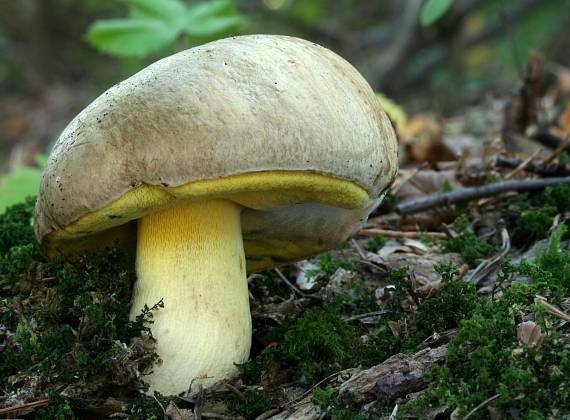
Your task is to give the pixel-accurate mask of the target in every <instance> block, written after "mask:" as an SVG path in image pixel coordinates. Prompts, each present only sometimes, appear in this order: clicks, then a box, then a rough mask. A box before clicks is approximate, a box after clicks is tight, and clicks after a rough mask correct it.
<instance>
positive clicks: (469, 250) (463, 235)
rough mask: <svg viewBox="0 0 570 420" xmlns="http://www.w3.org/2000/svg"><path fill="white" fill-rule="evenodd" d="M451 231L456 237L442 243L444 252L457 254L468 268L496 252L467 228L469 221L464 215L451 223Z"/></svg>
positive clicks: (493, 247) (494, 248) (494, 247)
mask: <svg viewBox="0 0 570 420" xmlns="http://www.w3.org/2000/svg"><path fill="white" fill-rule="evenodd" d="M453 229H454V230H455V232H456V233H457V237H455V238H451V239H448V240H446V241H444V243H443V249H444V250H445V252H457V253H459V254H460V255H461V258H462V259H463V261H465V262H466V263H467V264H468V265H469V266H470V267H472V268H474V267H476V266H477V264H479V262H480V261H481V258H485V257H487V256H488V255H490V254H491V253H493V252H495V251H496V250H497V247H496V246H494V245H491V244H490V243H488V242H486V241H482V240H480V239H478V238H477V236H476V235H475V234H474V233H473V232H472V231H471V229H470V228H469V219H468V218H467V216H465V215H461V216H459V217H458V218H457V219H455V221H454V222H453Z"/></svg>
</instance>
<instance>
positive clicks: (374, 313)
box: [344, 311, 386, 322]
mask: <svg viewBox="0 0 570 420" xmlns="http://www.w3.org/2000/svg"><path fill="white" fill-rule="evenodd" d="M385 313H386V311H374V312H367V313H365V314H358V315H353V316H351V317H348V318H346V319H345V320H344V321H346V322H351V321H356V320H358V319H363V318H370V317H372V316H380V315H384V314H385Z"/></svg>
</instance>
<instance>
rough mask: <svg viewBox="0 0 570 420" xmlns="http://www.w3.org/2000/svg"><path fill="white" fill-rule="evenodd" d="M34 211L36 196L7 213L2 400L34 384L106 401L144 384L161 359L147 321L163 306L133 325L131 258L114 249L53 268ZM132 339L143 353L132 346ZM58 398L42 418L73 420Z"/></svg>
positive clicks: (1, 224) (0, 305)
mask: <svg viewBox="0 0 570 420" xmlns="http://www.w3.org/2000/svg"><path fill="white" fill-rule="evenodd" d="M32 214H33V200H31V199H30V200H27V201H26V202H25V203H22V204H18V205H16V206H12V207H10V208H9V209H7V211H6V212H5V213H4V214H3V215H1V216H0V283H2V284H3V287H2V288H0V324H1V325H2V328H3V330H4V331H7V332H8V333H7V334H6V333H0V347H1V348H2V349H3V350H2V352H0V389H1V391H0V395H2V393H4V394H7V393H9V392H13V391H16V390H18V389H29V388H31V387H33V389H34V392H36V395H37V396H38V398H40V397H44V396H46V395H48V394H50V393H51V392H52V391H53V390H55V389H60V390H61V389H68V392H71V395H75V394H77V395H81V393H82V392H83V391H81V389H83V388H85V389H89V390H90V392H92V393H93V395H96V396H97V397H98V398H99V397H104V396H105V395H117V392H119V393H120V391H118V390H120V389H123V390H124V392H128V390H129V389H131V390H134V389H137V388H141V387H143V384H142V382H141V380H140V377H139V376H138V374H139V372H143V371H144V370H145V369H146V368H148V367H149V366H150V365H151V364H152V363H153V361H154V359H155V357H156V354H155V353H154V352H153V350H152V349H153V344H152V338H151V337H150V331H149V329H148V323H149V322H151V321H152V319H151V318H152V312H153V311H155V310H157V309H159V307H160V302H159V303H158V304H157V305H155V306H154V307H153V308H146V309H145V311H143V313H142V314H141V315H140V316H139V317H138V318H137V319H136V320H135V321H133V322H131V321H130V320H129V306H130V299H131V292H132V284H133V283H134V278H135V275H134V271H133V267H132V260H131V259H130V258H129V256H128V255H126V254H125V253H124V252H122V251H118V250H116V249H108V250H106V251H103V252H101V253H99V254H95V255H86V256H83V257H80V258H78V259H77V260H75V261H74V262H73V263H66V262H58V261H54V262H50V263H47V262H45V261H44V260H43V259H42V257H41V254H40V252H39V250H38V248H37V245H36V241H35V236H34V233H33V229H32V224H31V218H32ZM10 332H11V333H10ZM133 339H136V340H139V344H138V345H137V346H138V347H137V349H134V348H130V347H129V346H128V345H129V344H130V343H131V340H133ZM16 374H17V375H16ZM86 384H90V385H89V386H87V385H86ZM94 384H97V385H94ZM52 400H53V402H50V405H49V406H48V407H46V408H44V409H43V410H42V411H41V413H43V414H42V415H41V417H40V418H71V417H69V412H70V409H72V408H74V405H73V404H72V403H71V402H70V401H71V400H69V399H67V400H61V401H60V399H58V397H57V394H54V395H52V396H50V401H52Z"/></svg>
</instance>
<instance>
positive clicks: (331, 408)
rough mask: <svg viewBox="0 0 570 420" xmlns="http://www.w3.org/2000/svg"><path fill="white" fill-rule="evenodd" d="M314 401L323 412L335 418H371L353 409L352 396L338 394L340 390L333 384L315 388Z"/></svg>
mask: <svg viewBox="0 0 570 420" xmlns="http://www.w3.org/2000/svg"><path fill="white" fill-rule="evenodd" d="M312 401H313V404H315V405H316V406H317V407H319V408H320V410H321V412H323V413H326V414H327V415H328V416H330V417H331V418H333V419H337V420H364V419H366V418H369V416H365V415H363V414H359V413H358V412H356V410H354V409H352V405H353V404H352V398H351V396H350V395H348V396H343V397H342V398H340V397H339V395H338V390H337V389H336V388H335V387H333V386H330V385H329V386H327V387H326V388H320V387H317V388H315V389H314V390H313V394H312Z"/></svg>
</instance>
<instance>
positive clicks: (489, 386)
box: [403, 226, 570, 418]
mask: <svg viewBox="0 0 570 420" xmlns="http://www.w3.org/2000/svg"><path fill="white" fill-rule="evenodd" d="M564 230H565V228H564V227H563V226H560V227H559V228H558V229H557V230H556V231H555V232H554V234H553V235H552V238H551V241H550V245H549V247H548V248H547V249H546V250H544V251H542V252H541V253H539V256H538V258H537V260H536V261H535V262H534V263H531V262H529V261H525V260H523V262H521V264H520V265H519V266H515V265H513V264H512V263H505V264H504V265H503V271H504V273H503V274H502V275H500V276H499V286H498V287H499V288H502V284H504V282H505V280H506V279H509V278H510V277H511V275H512V274H520V275H524V276H528V277H529V278H530V279H531V280H532V284H523V283H516V282H515V283H513V284H512V285H511V287H509V288H507V289H503V290H501V291H502V295H501V297H500V298H495V299H494V300H488V301H485V302H482V303H481V304H479V305H477V306H476V307H475V309H474V311H473V313H472V315H471V316H469V317H468V318H466V319H464V320H463V321H461V322H460V329H459V332H458V335H457V336H456V337H455V338H454V339H453V340H452V341H451V342H450V343H449V346H448V353H447V356H446V359H445V363H444V364H443V365H441V366H435V367H434V368H433V370H432V372H431V374H430V379H429V380H430V389H429V390H428V392H427V393H426V394H425V396H424V397H422V398H421V399H419V400H418V401H416V402H414V403H412V404H409V405H407V406H405V407H404V409H403V412H412V413H415V414H417V415H421V412H422V410H423V409H424V408H425V407H426V406H428V405H429V404H445V405H448V406H449V407H450V408H451V409H457V410H459V412H460V414H462V415H465V414H466V413H467V412H468V411H470V410H471V409H473V408H474V407H476V406H477V405H478V404H480V403H482V402H483V401H485V400H487V399H488V398H491V397H493V396H497V395H498V396H497V397H496V399H494V400H493V402H492V406H493V407H494V408H495V409H496V410H498V411H499V413H500V414H505V415H506V414H507V413H512V412H515V413H517V415H518V416H519V417H521V418H544V417H546V416H549V415H550V416H554V417H556V416H561V415H563V414H568V413H570V350H569V348H570V337H569V336H568V335H567V334H563V333H562V332H561V331H559V330H557V329H555V328H554V327H551V326H549V325H552V324H551V323H547V322H545V317H546V316H547V315H546V314H545V313H544V311H542V310H541V308H540V306H539V305H536V304H535V298H536V295H541V296H545V297H547V298H548V299H549V301H556V300H557V299H560V298H561V297H563V296H565V295H567V293H568V290H569V289H568V286H569V285H568V276H569V274H568V263H569V262H570V252H569V251H563V250H561V249H560V238H561V237H562V235H563V234H564ZM495 292H496V291H495ZM494 295H495V296H496V293H494ZM531 313H534V314H535V317H536V322H537V323H538V324H539V325H540V326H541V328H542V331H543V332H545V333H547V334H546V335H545V337H544V342H543V344H542V345H541V346H528V345H525V344H523V343H521V342H520V341H519V340H518V338H517V333H516V329H517V325H518V324H519V323H520V322H521V321H523V319H526V317H527V316H528V314H531ZM485 414H486V412H485V410H481V411H480V412H478V413H477V415H476V416H475V417H474V418H483V417H485ZM477 416H478V417H477Z"/></svg>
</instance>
